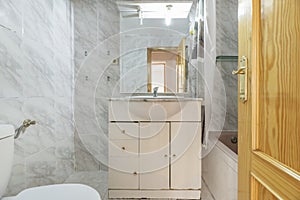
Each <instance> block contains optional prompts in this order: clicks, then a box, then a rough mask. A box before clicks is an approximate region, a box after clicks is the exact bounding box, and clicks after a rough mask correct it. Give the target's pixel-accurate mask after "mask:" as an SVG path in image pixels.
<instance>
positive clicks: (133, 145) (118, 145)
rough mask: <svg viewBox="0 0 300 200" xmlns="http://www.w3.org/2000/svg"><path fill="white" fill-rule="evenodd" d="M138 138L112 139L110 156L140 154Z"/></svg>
mask: <svg viewBox="0 0 300 200" xmlns="http://www.w3.org/2000/svg"><path fill="white" fill-rule="evenodd" d="M138 145H139V142H138V139H136V140H110V141H109V156H121V157H123V156H136V155H137V154H138Z"/></svg>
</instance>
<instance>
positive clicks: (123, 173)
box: [108, 156, 139, 189]
mask: <svg viewBox="0 0 300 200" xmlns="http://www.w3.org/2000/svg"><path fill="white" fill-rule="evenodd" d="M109 165H110V167H109V169H108V188H109V189H139V177H138V170H139V160H138V156H136V157H110V158H109Z"/></svg>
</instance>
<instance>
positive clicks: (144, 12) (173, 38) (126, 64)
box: [118, 0, 193, 93]
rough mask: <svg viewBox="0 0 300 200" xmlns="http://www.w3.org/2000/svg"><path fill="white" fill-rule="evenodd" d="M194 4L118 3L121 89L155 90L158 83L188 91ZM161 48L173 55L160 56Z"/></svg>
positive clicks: (176, 90) (166, 89)
mask: <svg viewBox="0 0 300 200" xmlns="http://www.w3.org/2000/svg"><path fill="white" fill-rule="evenodd" d="M154 2H155V3H154ZM170 5H171V6H170ZM192 5H193V1H176V0H174V2H173V1H172V2H171V1H162V2H158V1H153V2H151V1H122V2H119V3H118V7H119V11H120V30H121V39H120V40H121V41H120V54H121V57H120V72H121V74H120V75H121V85H120V89H121V92H122V93H149V92H151V93H152V92H153V88H154V87H156V86H158V87H159V90H158V92H159V93H185V92H188V91H187V88H188V77H187V74H188V65H187V63H186V58H189V56H188V55H187V54H188V53H189V52H188V51H187V49H186V46H188V45H190V37H191V35H190V26H191V21H190V18H193V17H191V16H190V15H191V7H192ZM166 14H168V15H166ZM166 16H168V20H167V18H166ZM170 20H171V21H170ZM166 22H168V23H170V24H167V23H166ZM168 48H171V49H168ZM162 52H165V53H166V52H169V53H170V55H169V57H170V58H164V59H163V58H157V57H159V56H158V55H161V56H162ZM164 56H167V55H164Z"/></svg>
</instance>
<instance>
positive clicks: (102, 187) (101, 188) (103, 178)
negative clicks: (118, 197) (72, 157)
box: [66, 171, 214, 200]
mask: <svg viewBox="0 0 300 200" xmlns="http://www.w3.org/2000/svg"><path fill="white" fill-rule="evenodd" d="M66 183H82V184H86V185H89V186H91V187H93V188H95V189H96V190H97V191H98V192H99V193H100V195H101V198H102V200H107V199H108V192H107V189H108V188H107V172H100V171H96V172H78V173H75V174H73V175H72V176H70V177H69V178H68V179H67V181H66ZM201 200H214V198H213V196H212V195H211V193H210V192H209V190H208V188H207V185H206V184H205V182H204V181H202V190H201Z"/></svg>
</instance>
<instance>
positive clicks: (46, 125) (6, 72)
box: [0, 0, 74, 195]
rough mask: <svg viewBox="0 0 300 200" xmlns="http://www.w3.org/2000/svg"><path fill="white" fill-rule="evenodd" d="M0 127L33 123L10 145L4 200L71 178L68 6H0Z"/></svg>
mask: <svg viewBox="0 0 300 200" xmlns="http://www.w3.org/2000/svg"><path fill="white" fill-rule="evenodd" d="M0 13H1V14H0V110H1V112H0V121H1V122H3V123H11V124H13V125H15V127H17V126H19V125H20V124H21V123H22V122H23V120H24V119H27V118H30V119H33V120H36V121H37V124H36V125H35V126H32V127H30V128H28V129H27V131H26V132H25V134H24V135H22V136H21V137H20V138H19V139H17V140H16V141H15V155H14V156H15V158H14V164H13V172H12V176H11V180H10V183H9V186H8V189H7V192H6V195H14V194H16V193H18V192H19V191H21V190H22V189H24V188H28V187H32V186H38V185H45V184H52V183H62V182H64V181H65V179H66V178H68V176H69V175H70V174H72V173H73V172H74V139H73V138H74V128H73V108H72V104H73V98H72V93H73V76H74V73H73V66H72V42H71V39H72V38H71V33H72V25H71V20H70V19H71V5H70V1H69V0H39V1H35V0H18V1H14V0H1V1H0Z"/></svg>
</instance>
